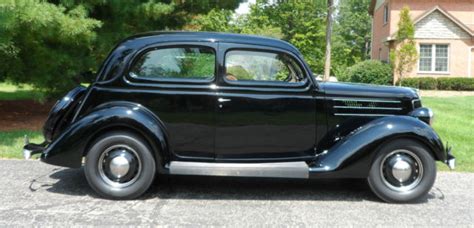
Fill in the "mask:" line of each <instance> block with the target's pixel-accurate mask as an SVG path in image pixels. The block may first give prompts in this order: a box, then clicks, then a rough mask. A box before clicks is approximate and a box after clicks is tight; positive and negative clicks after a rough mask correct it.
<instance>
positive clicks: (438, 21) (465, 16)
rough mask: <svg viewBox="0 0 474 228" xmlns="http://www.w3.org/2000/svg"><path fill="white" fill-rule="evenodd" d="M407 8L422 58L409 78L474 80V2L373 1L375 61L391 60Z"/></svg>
mask: <svg viewBox="0 0 474 228" xmlns="http://www.w3.org/2000/svg"><path fill="white" fill-rule="evenodd" d="M404 6H408V7H409V8H410V16H411V18H412V19H413V21H414V24H415V42H416V45H417V50H418V53H419V59H418V62H417V64H416V66H415V67H413V70H412V72H410V73H409V74H408V75H407V76H408V77H474V0H372V2H371V4H370V7H369V13H370V14H371V15H372V50H371V57H372V59H378V60H381V61H385V62H388V61H389V53H390V50H392V49H394V48H395V47H396V45H397V44H396V42H395V39H394V38H395V36H396V32H397V29H398V28H397V27H398V21H399V18H400V11H401V9H402V8H403V7H404Z"/></svg>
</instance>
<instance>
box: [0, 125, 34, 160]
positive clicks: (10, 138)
mask: <svg viewBox="0 0 474 228" xmlns="http://www.w3.org/2000/svg"><path fill="white" fill-rule="evenodd" d="M25 135H28V136H29V137H30V140H31V142H35V143H40V142H43V135H42V134H41V132H40V131H29V130H18V131H7V132H0V158H23V154H22V149H23V144H24V136H25Z"/></svg>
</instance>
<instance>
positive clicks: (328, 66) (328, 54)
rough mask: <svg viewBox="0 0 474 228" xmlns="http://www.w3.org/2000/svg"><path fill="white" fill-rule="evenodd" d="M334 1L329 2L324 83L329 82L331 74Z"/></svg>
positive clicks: (329, 0)
mask: <svg viewBox="0 0 474 228" xmlns="http://www.w3.org/2000/svg"><path fill="white" fill-rule="evenodd" d="M333 5H334V0H328V15H327V19H326V56H325V63H324V77H323V80H324V81H328V80H329V75H330V73H331V33H332V11H333Z"/></svg>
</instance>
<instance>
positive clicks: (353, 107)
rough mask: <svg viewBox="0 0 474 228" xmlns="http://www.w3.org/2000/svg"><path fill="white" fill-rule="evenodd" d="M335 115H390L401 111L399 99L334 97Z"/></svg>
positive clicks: (398, 113)
mask: <svg viewBox="0 0 474 228" xmlns="http://www.w3.org/2000/svg"><path fill="white" fill-rule="evenodd" d="M332 108H333V114H334V115H335V116H392V115H400V114H402V113H403V106H402V102H401V101H397V100H383V99H365V98H360V99H359V98H334V99H333V107H332Z"/></svg>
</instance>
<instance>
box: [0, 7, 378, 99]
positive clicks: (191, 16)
mask: <svg viewBox="0 0 474 228" xmlns="http://www.w3.org/2000/svg"><path fill="white" fill-rule="evenodd" d="M241 1H242V0H226V1H216V0H200V1H184V0H127V1H112V0H4V1H2V2H1V3H0V33H1V34H2V35H1V36H0V81H5V80H6V81H11V82H14V83H28V84H32V85H33V86H34V87H35V88H36V89H37V90H40V91H43V92H45V93H47V94H49V95H53V96H55V95H56V94H62V93H64V91H66V90H69V89H70V88H71V87H73V86H74V85H76V84H77V83H79V82H80V81H84V80H85V78H84V76H86V75H91V74H89V73H88V72H95V71H96V70H97V69H98V66H99V65H100V64H101V63H102V61H104V59H105V58H106V56H107V54H108V52H109V51H110V50H111V48H112V47H113V46H114V45H115V44H116V43H117V42H119V41H120V40H121V39H123V38H125V37H127V36H129V35H132V34H136V33H140V32H146V31H150V30H182V29H184V30H194V31H219V32H232V33H245V34H255V35H263V36H270V37H275V38H280V39H283V40H286V41H288V42H290V43H292V44H293V45H295V46H296V47H297V48H298V49H299V50H300V51H301V53H302V55H303V56H304V58H305V59H306V61H307V62H308V64H309V66H310V67H311V69H312V70H313V71H314V72H315V73H316V74H321V73H322V72H323V61H324V47H325V40H324V37H325V20H326V13H327V12H326V9H327V7H326V6H327V3H326V0H311V1H285V0H272V1H270V0H257V2H256V3H255V4H252V5H251V6H250V13H249V14H246V15H241V16H236V15H235V14H234V10H235V8H237V6H238V5H239V3H240V2H241ZM368 2H369V0H362V1H357V0H347V1H346V0H344V1H340V2H339V6H340V7H339V9H338V10H337V12H338V13H337V17H336V20H335V24H334V34H333V40H332V42H333V45H332V46H333V51H332V56H333V58H332V60H333V61H332V64H331V65H332V75H338V76H339V75H342V72H344V71H345V69H346V68H347V67H348V66H351V65H353V64H355V63H357V62H360V61H362V60H365V59H366V58H367V53H368V52H369V51H368V43H369V42H370V16H369V14H368V10H367V7H368V5H369V4H368Z"/></svg>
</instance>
